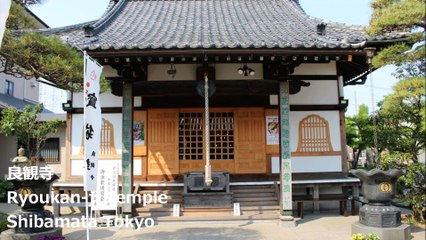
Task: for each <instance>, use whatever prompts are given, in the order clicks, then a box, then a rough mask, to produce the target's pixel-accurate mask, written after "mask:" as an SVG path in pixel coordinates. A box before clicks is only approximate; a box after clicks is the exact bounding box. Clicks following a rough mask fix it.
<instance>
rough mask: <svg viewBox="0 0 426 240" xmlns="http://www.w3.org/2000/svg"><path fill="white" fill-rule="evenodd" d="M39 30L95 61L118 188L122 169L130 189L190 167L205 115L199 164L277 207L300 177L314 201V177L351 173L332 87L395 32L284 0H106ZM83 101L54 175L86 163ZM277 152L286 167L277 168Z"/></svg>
mask: <svg viewBox="0 0 426 240" xmlns="http://www.w3.org/2000/svg"><path fill="white" fill-rule="evenodd" d="M42 32H44V33H46V34H52V35H57V36H59V37H61V39H63V40H64V41H65V42H66V43H69V44H70V45H72V46H76V47H78V48H79V49H84V50H86V51H87V52H88V53H89V54H90V55H91V56H92V57H95V58H96V59H98V61H99V62H100V63H101V64H102V65H104V74H105V76H106V77H107V78H108V79H109V80H111V82H112V94H103V95H101V96H100V98H99V99H100V101H101V106H102V132H101V152H100V162H99V164H100V165H102V164H112V163H119V164H120V165H121V167H122V169H123V173H126V174H128V175H127V177H123V182H122V183H123V189H124V188H127V189H130V185H131V183H132V181H133V180H134V181H135V182H137V184H139V185H140V186H141V187H142V188H143V187H146V186H156V187H159V188H160V187H161V186H163V185H167V184H171V185H170V186H172V184H175V183H172V182H173V181H178V182H180V183H177V185H174V186H180V187H181V188H180V189H179V190H180V191H182V194H183V184H182V183H181V181H182V180H183V176H184V174H185V173H187V172H196V171H204V165H205V161H206V152H207V150H206V149H205V145H206V142H205V141H206V140H205V136H206V129H205V128H206V126H205V124H204V121H205V120H204V119H205V114H209V116H210V124H209V127H210V131H209V133H210V139H209V141H210V146H209V152H210V156H209V157H210V159H211V162H212V169H213V171H223V172H228V173H230V174H231V177H230V181H231V183H232V184H236V185H247V187H250V186H249V185H250V184H252V185H262V186H263V185H265V186H264V188H267V189H275V190H276V192H275V194H276V195H273V196H271V197H270V198H268V199H269V202H266V203H265V201H267V200H264V199H263V200H262V199H260V200H259V202H256V201H255V200H253V199H250V198H249V199H245V200H246V201H253V202H252V203H249V204H254V205H256V204H259V205H256V206H265V205H267V204H270V205H274V206H276V207H277V208H279V206H280V204H279V201H280V199H281V200H282V201H287V200H286V199H290V204H289V205H290V208H289V209H288V208H287V207H286V208H287V210H290V211H287V212H286V211H284V210H285V209H284V210H283V209H281V210H282V211H281V214H283V215H285V214H288V212H291V198H292V196H291V192H292V189H293V188H294V190H293V193H304V194H306V192H307V189H309V190H312V189H313V193H312V192H311V194H313V196H314V198H315V203H314V209H315V210H319V202H318V201H317V200H318V197H319V191H320V189H321V194H322V193H330V192H333V191H334V192H339V191H340V193H341V192H342V187H347V186H349V184H352V183H355V182H356V180H354V179H348V178H347V176H348V168H347V152H346V150H345V148H346V139H345V125H344V121H345V118H344V112H345V108H346V107H347V101H346V100H345V99H344V96H343V87H344V86H347V85H356V84H363V83H364V82H365V80H366V75H367V74H368V73H369V72H370V71H371V68H370V67H371V66H370V65H369V64H368V61H370V60H371V57H372V56H373V55H374V51H373V50H374V49H380V48H382V47H385V46H387V45H389V44H392V43H393V42H395V41H401V39H402V36H400V35H389V36H386V37H382V38H370V37H368V36H367V35H365V33H364V32H363V30H362V27H355V26H348V25H342V24H339V23H324V22H323V21H322V20H320V19H316V18H312V17H310V16H308V15H307V14H306V13H305V12H304V11H303V9H302V8H301V6H300V5H299V3H298V1H296V0H252V1H246V0H224V1H186V0H183V1H162V0H157V1H142V0H140V1H126V0H120V1H110V5H109V8H108V10H107V11H106V13H105V15H104V16H103V17H102V18H101V19H99V20H98V21H95V22H91V23H88V24H86V25H84V24H80V25H74V26H70V27H65V28H60V29H49V30H46V31H42ZM205 76H207V77H208V79H209V81H210V82H213V84H214V85H215V87H216V91H215V92H214V93H213V94H212V97H211V98H210V105H209V110H206V109H205V107H204V102H205V101H204V98H203V97H201V96H199V93H200V92H203V86H204V84H203V81H204V77H205ZM200 88H201V89H200ZM86 94H87V93H86ZM83 99H84V96H83V94H82V93H75V94H74V96H73V107H74V108H73V109H72V110H71V111H70V112H69V113H68V116H67V125H68V127H69V128H70V129H69V134H70V135H68V137H69V139H70V142H69V145H67V149H66V151H67V153H66V154H67V156H69V157H67V158H66V161H64V162H63V163H62V164H63V167H64V168H66V169H67V170H66V174H65V178H64V179H62V181H66V182H67V183H70V182H73V183H75V184H81V183H82V181H83V178H82V175H83V173H84V166H85V165H86V163H87V162H89V163H90V161H85V159H84V155H83V152H84V145H83V138H84V136H85V135H84V120H83V107H84V105H85V104H84V103H83ZM131 149H133V151H131ZM290 158H291V173H292V175H290V174H286V175H285V176H286V177H285V178H284V177H280V171H281V170H282V169H283V171H288V168H287V167H289V166H290V165H288V164H286V163H288V161H289V159H290ZM130 169H133V173H132V172H131V171H130ZM283 174H284V172H283ZM291 176H292V177H293V179H294V180H295V182H294V184H293V185H292V184H291V182H290V181H289V179H291ZM268 180H269V181H273V182H268ZM280 180H281V181H282V182H281V185H280V187H278V184H277V182H279V181H280ZM158 181H165V183H162V184H163V185H161V184H157V185H156V183H155V182H158ZM285 181H288V182H285ZM146 182H154V183H146ZM289 182H290V183H289ZM296 182H298V184H299V185H297V184H296ZM201 183H203V182H202V181H201ZM288 183H289V184H288ZM322 183H325V184H327V185H326V187H321V184H322ZM60 184H61V183H59V184H57V186H61V185H60ZM150 184H152V185H150ZM179 184H181V185H179ZM268 184H269V185H268ZM274 184H276V185H274ZM303 184H307V185H306V187H305V188H304V187H301V186H305V185H303ZM355 185H356V184H355ZM355 185H354V184H352V185H350V186H352V187H354V186H355ZM274 186H275V188H274ZM331 186H332V187H331ZM255 187H256V186H255ZM297 187H299V189H296V188H297ZM258 189H259V188H258ZM186 190H187V189H185V191H186ZM356 190H357V189H356V188H354V191H356ZM126 191H128V190H126ZM308 192H309V191H308ZM127 193H128V192H127ZM289 194H290V196H289ZM254 195H256V194H254ZM277 196H278V197H277ZM280 196H281V198H280ZM283 196H285V199H284V197H283ZM181 197H182V196H181ZM236 199H238V198H236ZM235 201H237V200H235ZM238 201H239V200H238ZM241 201H243V198H241ZM246 203H247V202H246ZM281 203H282V204H281V207H283V206H284V205H286V206H288V201H287V202H285V204H284V203H283V202H281ZM254 205H253V206H254ZM170 212H171V211H170ZM275 214H276V216H275V217H276V218H278V216H277V213H276V212H275Z"/></svg>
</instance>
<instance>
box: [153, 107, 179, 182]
mask: <svg viewBox="0 0 426 240" xmlns="http://www.w3.org/2000/svg"><path fill="white" fill-rule="evenodd" d="M177 134H178V111H177V110H176V109H150V110H148V175H150V176H153V175H157V176H158V175H162V176H164V177H166V179H167V178H168V179H171V176H172V175H175V174H179V164H178V150H177V146H178V143H177V140H178V136H177Z"/></svg>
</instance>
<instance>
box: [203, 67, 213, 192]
mask: <svg viewBox="0 0 426 240" xmlns="http://www.w3.org/2000/svg"><path fill="white" fill-rule="evenodd" d="M204 109H205V112H204V114H205V121H206V166H205V171H206V173H205V182H206V185H207V186H209V187H210V185H211V184H212V182H213V181H212V178H211V165H210V126H209V125H210V114H209V78H208V75H207V73H205V74H204Z"/></svg>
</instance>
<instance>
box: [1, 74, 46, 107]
mask: <svg viewBox="0 0 426 240" xmlns="http://www.w3.org/2000/svg"><path fill="white" fill-rule="evenodd" d="M23 81H25V80H23ZM26 105H30V106H31V107H34V106H35V103H32V102H28V101H25V100H21V99H18V98H14V97H12V96H9V95H7V94H3V93H0V110H1V109H4V108H9V107H11V108H15V109H17V110H18V111H22V110H23V109H24V107H25V106H26ZM43 113H52V112H51V111H49V110H47V109H43Z"/></svg>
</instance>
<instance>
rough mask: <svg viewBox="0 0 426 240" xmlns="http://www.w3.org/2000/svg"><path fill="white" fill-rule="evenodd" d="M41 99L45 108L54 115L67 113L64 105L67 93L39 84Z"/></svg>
mask: <svg viewBox="0 0 426 240" xmlns="http://www.w3.org/2000/svg"><path fill="white" fill-rule="evenodd" d="M39 89H40V93H39V99H40V102H41V103H43V107H44V108H45V109H47V110H49V111H51V112H54V113H65V112H64V110H62V103H64V102H66V101H67V91H65V90H62V89H59V88H55V87H52V86H49V85H47V84H44V83H39Z"/></svg>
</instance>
